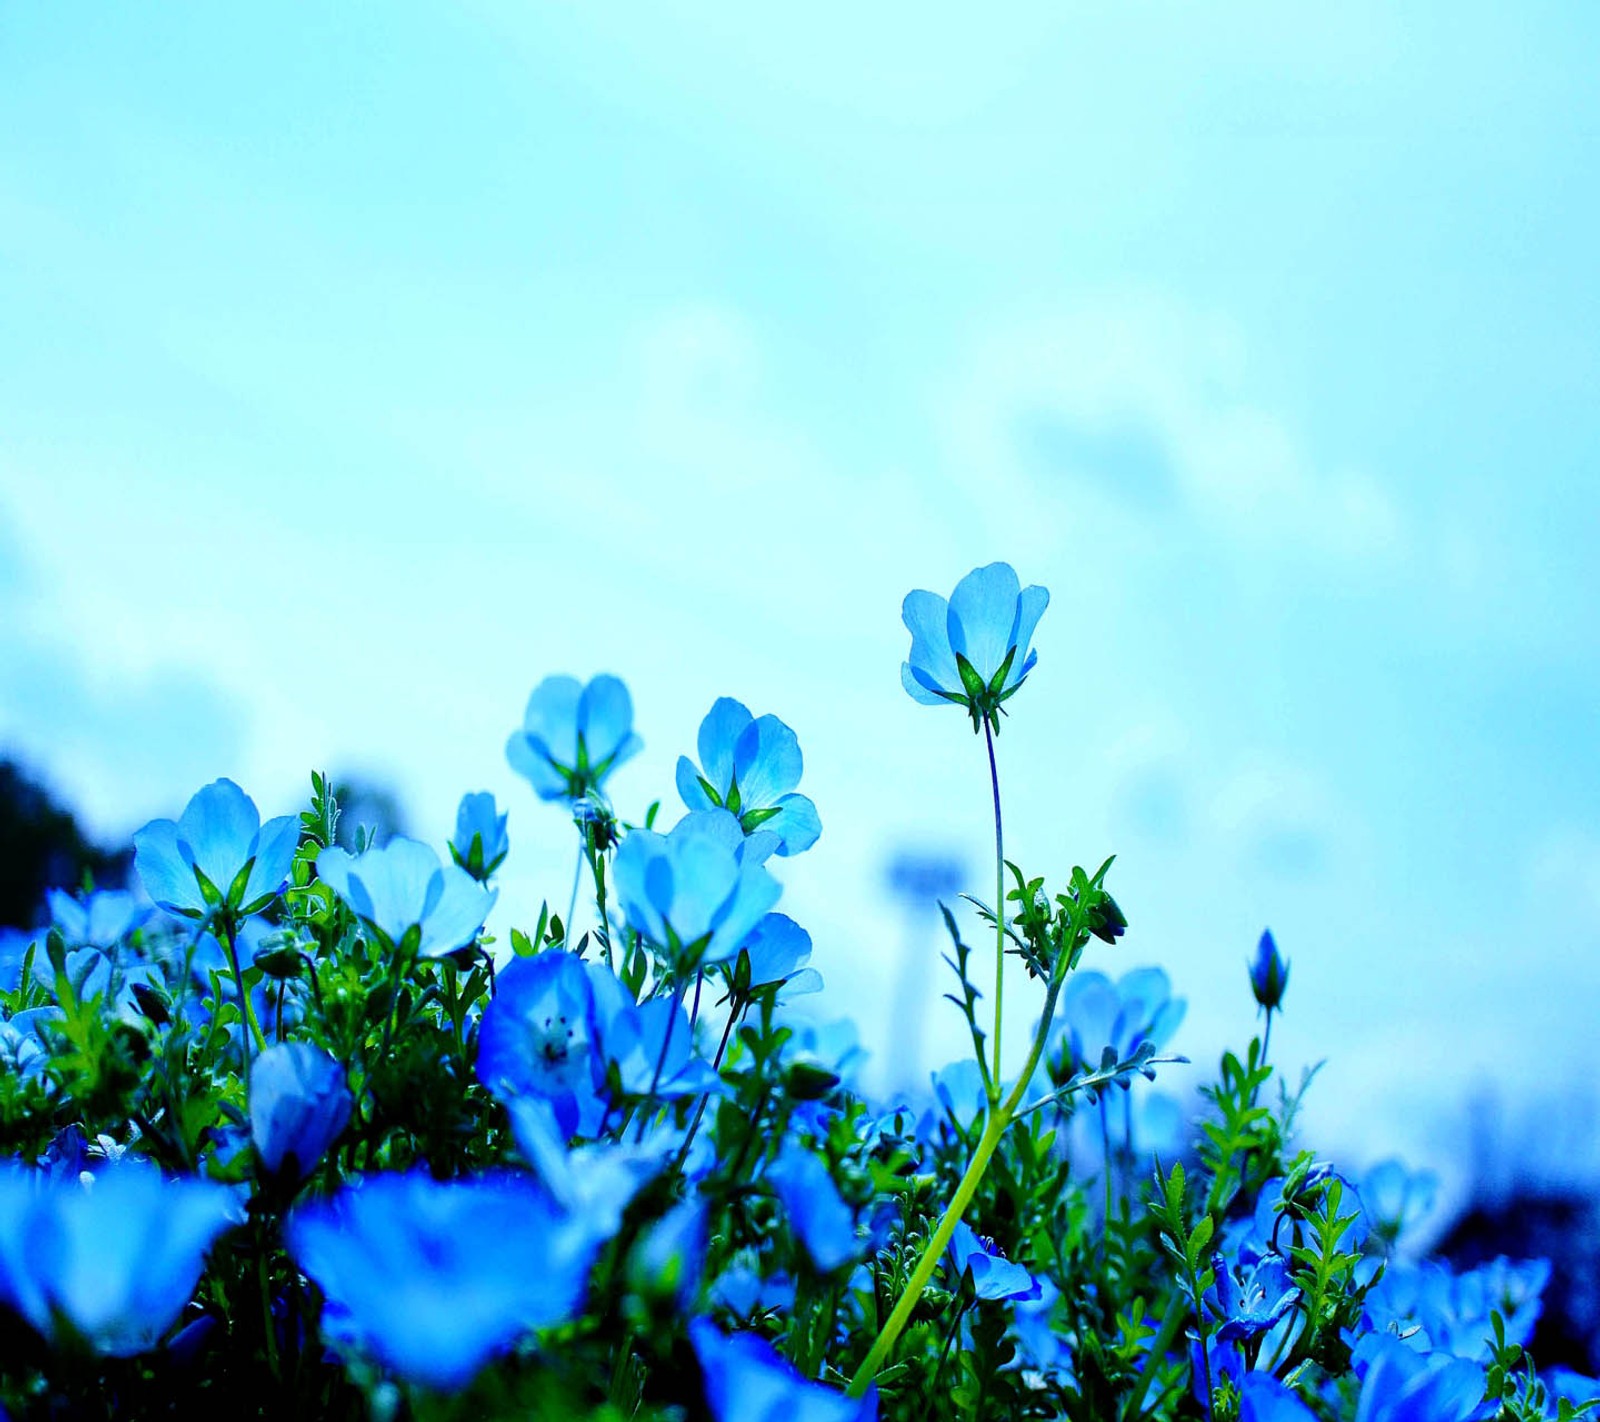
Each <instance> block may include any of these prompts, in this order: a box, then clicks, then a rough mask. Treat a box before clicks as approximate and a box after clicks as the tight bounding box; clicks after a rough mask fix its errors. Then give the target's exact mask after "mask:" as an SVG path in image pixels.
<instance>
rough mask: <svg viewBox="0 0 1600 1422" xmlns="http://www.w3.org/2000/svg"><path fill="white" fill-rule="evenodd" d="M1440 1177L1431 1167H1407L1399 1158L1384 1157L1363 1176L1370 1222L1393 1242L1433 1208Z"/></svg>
mask: <svg viewBox="0 0 1600 1422" xmlns="http://www.w3.org/2000/svg"><path fill="white" fill-rule="evenodd" d="M1438 1189H1439V1177H1438V1176H1437V1175H1435V1174H1434V1173H1433V1172H1432V1171H1431V1170H1417V1171H1412V1170H1407V1169H1406V1167H1405V1164H1404V1163H1403V1162H1402V1161H1399V1160H1392V1159H1391V1160H1382V1161H1379V1162H1378V1164H1376V1165H1374V1166H1373V1167H1372V1169H1371V1170H1369V1171H1368V1172H1367V1173H1366V1174H1365V1175H1364V1176H1363V1177H1362V1179H1361V1205H1362V1208H1363V1209H1364V1210H1365V1211H1366V1216H1367V1223H1368V1224H1369V1225H1370V1226H1371V1228H1372V1230H1373V1233H1375V1234H1376V1235H1377V1236H1378V1237H1379V1238H1380V1239H1381V1240H1383V1242H1384V1243H1385V1244H1390V1245H1392V1244H1393V1243H1394V1242H1395V1241H1396V1240H1398V1239H1399V1238H1400V1236H1401V1235H1402V1234H1404V1233H1405V1231H1406V1230H1407V1229H1409V1228H1410V1227H1411V1226H1413V1225H1415V1224H1416V1223H1417V1221H1418V1220H1420V1219H1422V1218H1423V1217H1424V1216H1425V1215H1426V1214H1427V1213H1428V1212H1429V1211H1430V1210H1431V1209H1432V1208H1433V1201H1434V1196H1435V1195H1436V1194H1437V1193H1438Z"/></svg>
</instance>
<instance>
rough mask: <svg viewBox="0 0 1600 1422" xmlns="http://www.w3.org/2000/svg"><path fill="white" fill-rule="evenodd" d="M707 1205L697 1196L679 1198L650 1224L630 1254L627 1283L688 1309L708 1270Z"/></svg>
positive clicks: (684, 1310) (640, 1290) (638, 1290)
mask: <svg viewBox="0 0 1600 1422" xmlns="http://www.w3.org/2000/svg"><path fill="white" fill-rule="evenodd" d="M706 1238H707V1235H706V1206H705V1202H704V1201H703V1200H702V1199H701V1198H700V1197H699V1196H698V1195H691V1196H690V1197H689V1198H688V1199H686V1200H681V1201H679V1203H678V1204H676V1205H674V1206H673V1207H672V1209H670V1210H668V1211H667V1213H666V1214H665V1215H663V1216H662V1217H661V1218H660V1219H659V1220H657V1221H656V1222H655V1223H654V1224H653V1225H651V1226H650V1228H649V1229H647V1230H646V1231H645V1233H644V1236H643V1237H642V1238H641V1239H640V1240H639V1242H638V1243H637V1244H636V1245H634V1247H633V1251H632V1253H631V1254H629V1256H628V1282H629V1283H630V1284H631V1285H632V1286H633V1288H634V1289H635V1290H636V1291H637V1292H638V1293H641V1294H653V1295H655V1296H657V1297H663V1298H670V1299H671V1300H672V1301H673V1303H674V1304H675V1305H676V1307H677V1308H678V1309H679V1310H680V1311H683V1312H687V1311H688V1310H689V1309H690V1308H692V1307H693V1305H694V1301H695V1297H696V1296H697V1295H698V1294H699V1292H700V1280H701V1276H702V1275H703V1273H704V1270H705V1257H706Z"/></svg>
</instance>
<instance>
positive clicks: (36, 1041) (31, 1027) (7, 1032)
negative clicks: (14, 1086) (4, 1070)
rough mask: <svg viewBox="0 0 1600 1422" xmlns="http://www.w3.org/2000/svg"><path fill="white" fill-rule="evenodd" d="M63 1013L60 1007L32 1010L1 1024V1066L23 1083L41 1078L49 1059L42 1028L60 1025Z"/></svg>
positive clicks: (46, 1041)
mask: <svg viewBox="0 0 1600 1422" xmlns="http://www.w3.org/2000/svg"><path fill="white" fill-rule="evenodd" d="M66 1015H67V1014H66V1013H65V1012H64V1011H63V1010H62V1009H61V1008H59V1007H55V1006H50V1007H31V1008H29V1009H28V1010H27V1011H26V1012H18V1013H16V1014H15V1015H14V1016H12V1017H11V1018H9V1019H8V1020H7V1021H5V1022H0V1064H3V1065H5V1066H7V1067H9V1068H10V1069H11V1070H13V1071H15V1072H16V1073H17V1075H18V1076H20V1077H21V1078H22V1079H23V1080H24V1081H36V1080H38V1079H39V1078H40V1077H42V1076H43V1075H44V1068H45V1063H46V1062H48V1061H49V1060H50V1040H49V1037H48V1036H47V1035H46V1034H47V1032H48V1031H49V1029H48V1027H47V1026H46V1025H45V1024H46V1023H50V1022H60V1021H62V1020H63V1019H64V1018H65V1017H66Z"/></svg>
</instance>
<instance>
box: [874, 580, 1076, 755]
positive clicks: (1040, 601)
mask: <svg viewBox="0 0 1600 1422" xmlns="http://www.w3.org/2000/svg"><path fill="white" fill-rule="evenodd" d="M1049 602H1050V594H1049V593H1048V592H1047V591H1046V590H1045V589H1044V588H1041V587H1029V588H1023V587H1021V586H1020V585H1019V584H1018V581H1017V575H1016V572H1015V570H1014V569H1013V568H1012V567H1011V565H1010V564H1009V563H990V564H989V565H988V566H987V567H983V568H974V569H973V571H972V572H970V573H968V574H967V576H966V577H964V578H963V579H962V580H961V581H960V582H959V583H957V584H956V589H955V591H954V592H953V593H952V594H951V595H950V600H949V601H948V602H946V601H945V599H944V598H942V597H940V596H939V595H938V594H937V593H931V592H922V591H917V592H911V593H907V594H906V600H905V604H904V606H903V608H902V609H901V614H900V615H901V618H902V620H903V621H904V622H905V624H906V628H907V630H908V631H910V633H911V655H910V659H909V660H908V661H906V662H905V663H904V664H903V665H902V666H901V668H900V680H901V683H902V684H903V685H904V686H905V689H906V690H907V691H908V692H909V693H910V694H911V696H912V698H913V699H914V700H916V701H920V702H922V703H923V705H925V706H937V705H938V704H939V703H940V702H942V701H953V702H955V703H956V704H957V705H958V706H965V707H966V708H967V710H968V712H969V713H970V714H971V716H972V725H973V729H974V730H977V729H981V727H982V726H983V723H984V721H985V720H986V719H987V720H988V721H989V723H990V724H991V725H992V726H994V727H995V729H998V728H999V708H1000V705H1001V703H1002V702H1004V701H1006V700H1007V699H1008V698H1009V697H1011V696H1012V695H1013V694H1014V693H1015V692H1016V690H1017V688H1018V687H1020V686H1021V685H1022V682H1023V679H1024V678H1025V677H1026V676H1027V675H1028V673H1029V672H1030V671H1032V670H1033V665H1034V662H1035V661H1037V660H1038V656H1037V653H1035V652H1033V651H1032V650H1030V647H1029V643H1030V642H1031V641H1032V640H1033V629H1034V628H1035V627H1036V626H1037V625H1038V622H1039V618H1040V617H1041V616H1043V614H1044V610H1045V607H1046V606H1047V605H1048V604H1049Z"/></svg>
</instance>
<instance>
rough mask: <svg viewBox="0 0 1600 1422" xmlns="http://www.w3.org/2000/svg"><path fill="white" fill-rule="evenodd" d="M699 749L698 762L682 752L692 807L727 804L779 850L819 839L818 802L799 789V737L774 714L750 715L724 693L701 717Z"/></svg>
mask: <svg viewBox="0 0 1600 1422" xmlns="http://www.w3.org/2000/svg"><path fill="white" fill-rule="evenodd" d="M699 751H700V764H699V766H696V765H695V763H694V762H693V761H692V760H690V759H689V757H688V756H686V755H685V756H679V757H678V793H679V794H680V795H681V796H683V803H684V804H685V805H686V806H687V807H688V808H689V809H690V810H727V811H728V812H729V813H731V814H732V815H734V816H735V817H736V818H737V819H738V821H739V827H740V828H741V829H743V830H744V831H745V833H746V834H749V833H751V832H753V831H755V830H758V829H759V830H764V831H766V833H768V834H770V835H772V836H774V837H775V838H776V840H777V842H778V844H777V852H778V853H779V854H784V855H788V854H799V853H800V852H801V851H802V850H805V849H810V848H811V846H812V845H813V844H815V843H816V842H817V837H818V836H819V835H820V834H821V833H822V821H821V820H820V819H819V818H818V817H817V807H816V806H815V805H814V804H812V802H811V801H810V800H809V799H807V797H806V796H804V795H799V794H796V793H795V786H797V785H798V784H799V783H800V775H801V772H802V770H803V768H804V762H803V760H802V759H801V755H800V742H799V740H797V739H796V737H795V733H794V732H793V731H792V730H790V729H789V727H788V726H786V725H785V724H784V723H783V722H782V721H780V720H779V719H778V718H777V717H776V716H770V715H769V716H752V715H751V714H750V711H749V708H747V707H746V706H744V705H743V704H742V703H741V702H738V701H735V700H733V699H732V698H731V697H727V696H724V697H722V698H720V699H719V700H718V701H717V702H716V703H715V704H714V705H713V706H712V708H711V710H710V712H709V713H708V714H707V716H706V718H705V720H704V721H702V722H701V723H700V738H699Z"/></svg>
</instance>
